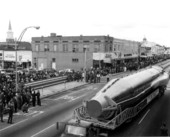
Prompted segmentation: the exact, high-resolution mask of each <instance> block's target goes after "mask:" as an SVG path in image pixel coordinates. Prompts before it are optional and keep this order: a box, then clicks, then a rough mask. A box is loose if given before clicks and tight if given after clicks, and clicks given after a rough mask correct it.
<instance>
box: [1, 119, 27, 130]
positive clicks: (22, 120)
mask: <svg viewBox="0 0 170 137" xmlns="http://www.w3.org/2000/svg"><path fill="white" fill-rule="evenodd" d="M26 120H28V119H25V120H22V121H20V122H18V123H15V124H12V125H10V126H8V127H5V128H3V129H1V130H0V131H3V130H5V129H7V128H10V127H13V126H15V125H17V124H19V123H22V122H24V121H26Z"/></svg>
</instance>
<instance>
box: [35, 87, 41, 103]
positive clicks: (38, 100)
mask: <svg viewBox="0 0 170 137" xmlns="http://www.w3.org/2000/svg"><path fill="white" fill-rule="evenodd" d="M36 96H37V105H39V106H41V99H40V91H39V90H38V92H37V94H36Z"/></svg>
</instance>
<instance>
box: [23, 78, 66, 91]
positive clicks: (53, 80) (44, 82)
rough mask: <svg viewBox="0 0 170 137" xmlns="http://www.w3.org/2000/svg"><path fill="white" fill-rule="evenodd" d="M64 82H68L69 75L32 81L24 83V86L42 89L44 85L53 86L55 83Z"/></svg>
mask: <svg viewBox="0 0 170 137" xmlns="http://www.w3.org/2000/svg"><path fill="white" fill-rule="evenodd" d="M64 82H67V76H62V77H56V78H50V79H46V80H41V81H36V82H31V83H27V84H24V86H25V87H31V88H34V89H41V88H42V87H43V88H44V87H50V86H53V85H58V84H62V83H64Z"/></svg>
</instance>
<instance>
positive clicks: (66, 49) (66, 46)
mask: <svg viewBox="0 0 170 137" xmlns="http://www.w3.org/2000/svg"><path fill="white" fill-rule="evenodd" d="M66 51H68V44H63V52H66Z"/></svg>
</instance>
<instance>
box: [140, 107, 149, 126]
mask: <svg viewBox="0 0 170 137" xmlns="http://www.w3.org/2000/svg"><path fill="white" fill-rule="evenodd" d="M149 111H150V109H149V110H148V111H147V112H146V113H145V115H144V116H143V117H142V119H141V120H140V121H139V123H138V125H139V124H140V123H141V122H142V121H143V120H144V118H145V117H146V115H147V114H148V113H149Z"/></svg>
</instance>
